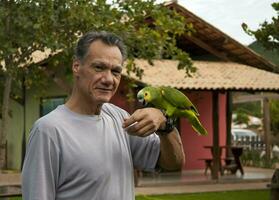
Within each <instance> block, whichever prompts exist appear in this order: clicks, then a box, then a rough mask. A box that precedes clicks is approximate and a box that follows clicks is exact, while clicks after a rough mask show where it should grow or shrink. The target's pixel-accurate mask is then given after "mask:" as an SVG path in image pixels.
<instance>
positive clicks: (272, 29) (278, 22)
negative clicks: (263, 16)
mask: <svg viewBox="0 0 279 200" xmlns="http://www.w3.org/2000/svg"><path fill="white" fill-rule="evenodd" d="M272 7H273V9H274V10H275V11H276V12H277V16H275V17H272V21H271V22H267V21H264V22H263V23H262V24H260V28H259V29H258V30H255V31H253V30H250V29H249V28H248V26H247V24H245V23H243V24H242V27H243V29H244V31H245V32H246V33H247V34H249V35H251V36H254V37H255V38H256V40H257V41H258V42H259V43H261V44H262V45H263V46H264V47H265V48H266V49H269V50H273V51H276V52H277V53H279V3H278V2H277V3H273V4H272Z"/></svg>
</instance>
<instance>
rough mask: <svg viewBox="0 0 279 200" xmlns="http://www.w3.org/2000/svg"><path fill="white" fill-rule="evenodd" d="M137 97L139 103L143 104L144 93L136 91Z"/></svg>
mask: <svg viewBox="0 0 279 200" xmlns="http://www.w3.org/2000/svg"><path fill="white" fill-rule="evenodd" d="M137 99H138V101H139V102H140V103H141V104H143V105H145V103H146V102H145V100H144V95H143V92H142V91H139V92H138V94H137Z"/></svg>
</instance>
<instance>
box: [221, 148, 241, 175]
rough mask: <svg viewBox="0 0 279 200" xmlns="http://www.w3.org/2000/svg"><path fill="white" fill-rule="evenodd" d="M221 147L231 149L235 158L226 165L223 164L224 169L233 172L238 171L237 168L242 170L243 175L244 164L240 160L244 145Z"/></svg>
mask: <svg viewBox="0 0 279 200" xmlns="http://www.w3.org/2000/svg"><path fill="white" fill-rule="evenodd" d="M221 148H225V149H227V150H228V151H230V152H231V153H232V155H233V158H234V160H233V161H232V163H226V165H225V166H223V168H224V170H226V169H227V170H230V171H231V172H232V173H233V174H235V173H236V172H237V170H240V173H241V175H244V170H243V166H242V163H241V160H240V157H241V155H242V153H243V147H242V146H221Z"/></svg>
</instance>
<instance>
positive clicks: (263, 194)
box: [136, 190, 269, 200]
mask: <svg viewBox="0 0 279 200" xmlns="http://www.w3.org/2000/svg"><path fill="white" fill-rule="evenodd" d="M248 199H253V200H268V199H269V190H248V191H228V192H207V193H196V194H175V195H156V196H137V197H136V200H248Z"/></svg>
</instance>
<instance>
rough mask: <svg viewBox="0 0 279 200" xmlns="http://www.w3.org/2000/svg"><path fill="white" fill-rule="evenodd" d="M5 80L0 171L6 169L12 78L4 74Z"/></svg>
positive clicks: (0, 141)
mask: <svg viewBox="0 0 279 200" xmlns="http://www.w3.org/2000/svg"><path fill="white" fill-rule="evenodd" d="M5 78H6V79H5V88H4V95H3V104H2V123H1V129H0V169H5V168H6V167H7V159H6V153H7V152H6V151H7V148H6V146H7V131H8V130H7V126H8V119H9V103H10V93H11V86H12V77H11V76H10V75H9V74H6V76H5Z"/></svg>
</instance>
